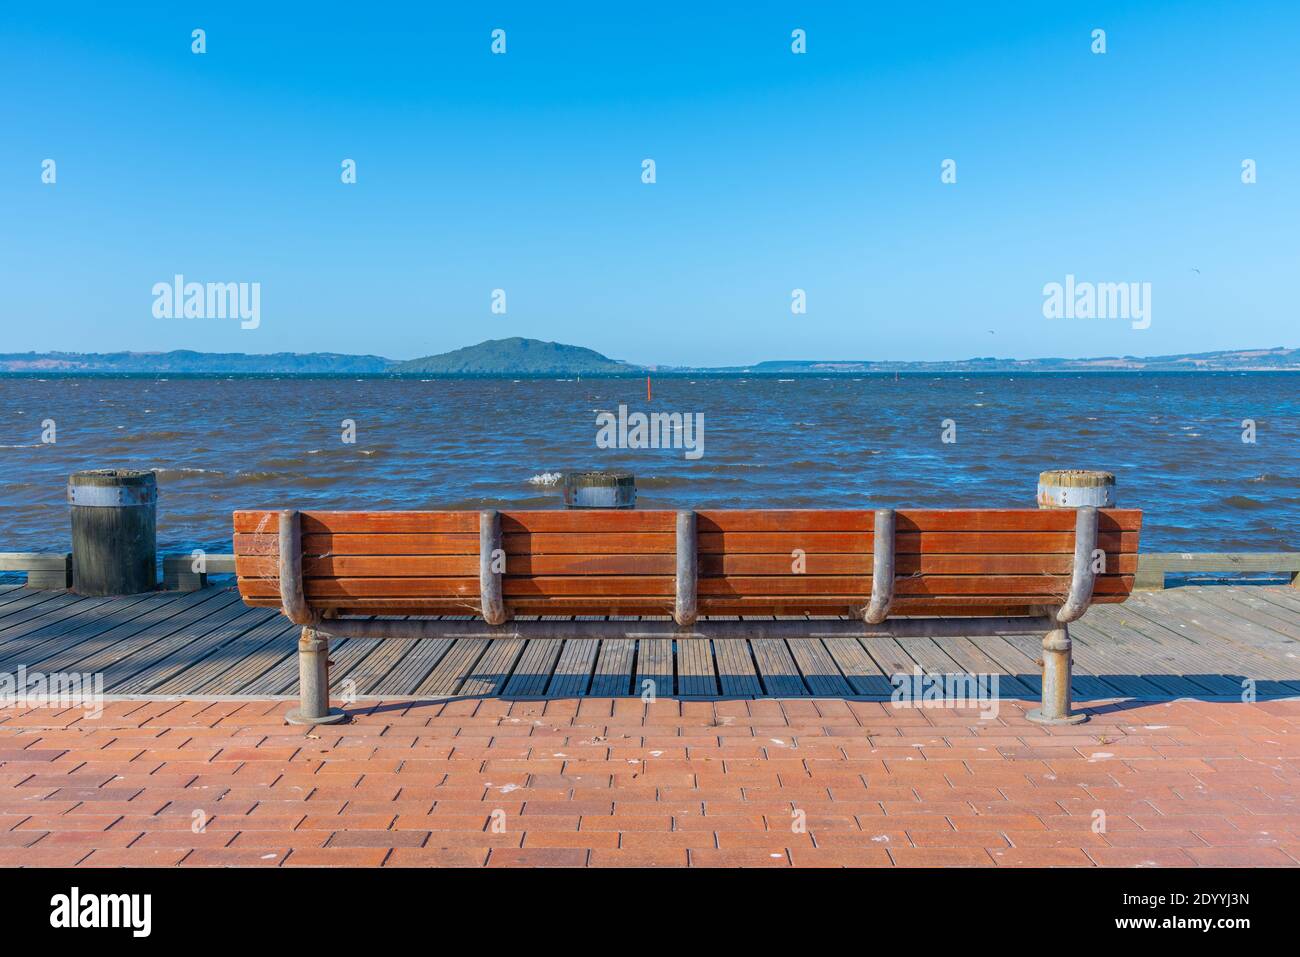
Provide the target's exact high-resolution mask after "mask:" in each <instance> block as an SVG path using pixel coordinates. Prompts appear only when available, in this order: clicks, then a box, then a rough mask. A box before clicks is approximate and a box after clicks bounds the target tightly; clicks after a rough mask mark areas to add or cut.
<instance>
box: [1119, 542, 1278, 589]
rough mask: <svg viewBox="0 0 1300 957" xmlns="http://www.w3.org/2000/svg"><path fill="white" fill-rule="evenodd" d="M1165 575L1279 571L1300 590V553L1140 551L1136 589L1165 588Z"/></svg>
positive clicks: (1134, 585)
mask: <svg viewBox="0 0 1300 957" xmlns="http://www.w3.org/2000/svg"><path fill="white" fill-rule="evenodd" d="M1165 572H1278V573H1283V574H1287V575H1290V576H1291V586H1292V587H1293V588H1300V552H1139V553H1138V569H1137V578H1136V579H1135V580H1134V582H1133V587H1134V588H1135V589H1139V590H1148V591H1149V590H1159V589H1161V588H1164V587H1165Z"/></svg>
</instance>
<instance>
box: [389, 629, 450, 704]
mask: <svg viewBox="0 0 1300 957" xmlns="http://www.w3.org/2000/svg"><path fill="white" fill-rule="evenodd" d="M409 644H410V645H411V650H410V652H409V653H407V654H406V655H405V656H404V657H403V658H402V660H401V661H399V662H398V663H397V666H396V667H395V668H393V670H392V671H390V672H389V673H388V674H387V676H386V677H384V678H383V679H382V680H381V681H380V682H379V683H378V684H377V685H375V688H374V691H373V692H372V694H410V693H411V692H412V691H414V690H415V689H416V688H418V687H419V686H420V682H421V681H423V680H424V679H425V678H426V677H427V676H428V675H429V673H430V672H431V671H433V669H434V668H435V667H437V664H438V662H439V661H441V660H442V657H443V655H445V654H446V653H447V652H448V651H450V650H451V646H452V645H453V644H454V642H453V641H452V640H451V639H450V638H425V639H421V640H418V641H412V642H409Z"/></svg>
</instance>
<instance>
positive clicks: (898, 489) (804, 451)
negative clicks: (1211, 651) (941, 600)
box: [0, 373, 1300, 551]
mask: <svg viewBox="0 0 1300 957" xmlns="http://www.w3.org/2000/svg"><path fill="white" fill-rule="evenodd" d="M653 386H654V394H653V400H652V401H650V402H647V401H646V394H645V381H644V380H643V379H637V378H622V379H591V380H587V379H583V380H581V381H577V380H551V379H545V380H522V381H513V380H510V379H433V380H420V379H392V378H367V379H353V378H310V379H292V378H282V379H270V378H259V377H247V378H238V377H236V378H177V377H173V378H167V379H161V378H152V377H137V378H129V377H49V378H45V379H38V378H32V377H22V376H5V377H0V551H41V550H63V549H66V548H67V547H68V539H69V533H68V512H67V505H66V502H65V498H64V486H65V483H66V480H67V476H68V473H70V472H73V471H76V470H78V469H86V468H107V467H135V468H149V469H154V470H156V471H157V473H158V483H159V515H158V537H159V545H160V548H161V549H163V550H166V551H188V550H189V549H191V548H198V547H201V548H205V549H208V550H210V551H228V550H229V549H230V512H231V510H232V509H235V508H249V507H263V506H273V507H285V506H296V507H300V508H368V509H416V508H478V507H482V506H487V505H496V506H514V507H526V508H548V507H558V506H559V504H560V497H559V489H558V488H557V487H556V486H555V485H553V484H547V483H548V481H551V480H553V476H554V473H557V472H559V471H561V470H563V469H568V468H626V469H631V470H632V471H633V472H635V473H636V475H637V480H638V486H639V489H640V499H639V504H640V505H641V506H642V507H645V508H668V507H674V508H675V507H688V506H696V507H718V508H725V507H766V508H780V507H809V508H812V507H866V506H883V505H890V506H896V507H905V506H956V507H980V506H1003V507H1033V506H1034V491H1035V485H1036V482H1037V477H1038V473H1039V471H1041V470H1044V469H1050V468H1102V469H1108V470H1110V471H1113V472H1114V473H1115V474H1116V477H1117V488H1118V499H1119V504H1121V505H1125V506H1132V507H1138V508H1142V509H1144V510H1145V512H1146V517H1145V524H1144V528H1143V543H1142V544H1143V548H1144V549H1149V550H1156V551H1193V550H1194V551H1202V550H1215V551H1219V550H1223V551H1228V550H1235V551H1265V550H1267V551H1275V550H1285V551H1300V373H1143V374H1128V373H1125V374H1105V375H1096V374H1093V375H1054V374H1036V375H1035V374H1030V375H1012V374H1006V373H989V374H981V375H903V376H900V377H898V378H897V379H895V378H894V377H893V376H861V377H856V378H853V377H847V376H846V377H836V378H829V377H824V376H822V377H818V376H791V377H788V379H783V380H777V379H774V378H766V377H750V378H745V377H725V378H697V379H691V378H686V377H669V378H656V379H655V380H654V383H653ZM620 403H622V404H625V405H627V406H628V408H629V411H633V412H635V411H661V412H683V413H696V412H698V413H703V416H704V452H703V455H702V457H700V458H699V459H698V460H691V459H688V458H687V457H686V456H685V454H684V450H681V449H600V448H597V447H596V433H597V427H596V416H597V413H598V412H600V411H604V410H608V411H616V410H617V407H618V405H619V404H620ZM47 419H52V420H54V423H55V426H56V430H57V431H56V439H57V440H56V442H55V443H53V444H45V443H42V441H41V433H42V424H41V423H42V422H43V421H44V420H47ZM345 419H351V420H353V421H354V422H355V423H356V442H355V444H345V443H344V442H343V441H341V436H342V433H343V425H342V423H343V420H345ZM945 419H951V420H953V422H954V423H955V427H956V442H955V443H950V444H945V443H944V442H942V441H941V435H942V432H943V422H944V420H945ZM1245 419H1251V420H1253V421H1254V423H1255V429H1256V442H1255V443H1253V444H1251V443H1245V442H1243V441H1242V434H1243V426H1242V421H1243V420H1245Z"/></svg>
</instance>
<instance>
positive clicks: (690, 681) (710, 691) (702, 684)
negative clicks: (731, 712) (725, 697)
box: [677, 638, 718, 697]
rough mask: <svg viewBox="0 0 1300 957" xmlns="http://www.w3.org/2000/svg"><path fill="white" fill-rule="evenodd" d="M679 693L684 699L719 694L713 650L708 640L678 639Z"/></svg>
mask: <svg viewBox="0 0 1300 957" xmlns="http://www.w3.org/2000/svg"><path fill="white" fill-rule="evenodd" d="M677 693H678V694H679V695H682V696H683V697H694V696H699V695H716V694H717V693H718V682H717V677H716V676H715V674H714V671H713V650H712V648H711V647H710V643H709V642H708V641H707V640H706V639H703V638H680V639H678V641H677Z"/></svg>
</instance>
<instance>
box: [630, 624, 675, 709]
mask: <svg viewBox="0 0 1300 957" xmlns="http://www.w3.org/2000/svg"><path fill="white" fill-rule="evenodd" d="M646 682H650V684H649V685H647V684H646ZM647 691H649V692H650V693H651V694H652V695H654V696H655V697H664V698H667V697H671V696H672V694H673V640H672V639H671V638H642V639H641V640H640V641H638V642H637V653H636V685H635V686H634V687H633V688H632V694H634V695H637V696H640V695H644V694H645V693H646V692H647Z"/></svg>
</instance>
